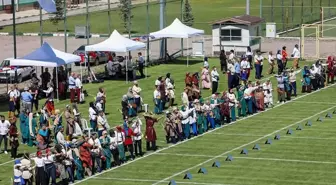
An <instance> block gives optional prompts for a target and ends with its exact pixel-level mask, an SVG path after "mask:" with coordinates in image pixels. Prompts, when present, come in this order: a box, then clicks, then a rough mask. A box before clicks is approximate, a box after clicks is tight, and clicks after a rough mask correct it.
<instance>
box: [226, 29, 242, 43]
mask: <svg viewBox="0 0 336 185" xmlns="http://www.w3.org/2000/svg"><path fill="white" fill-rule="evenodd" d="M241 32H242V31H241V29H222V30H221V40H222V41H241V40H242V38H241V36H242V33H241Z"/></svg>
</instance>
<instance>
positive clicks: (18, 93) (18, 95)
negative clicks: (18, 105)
mask: <svg viewBox="0 0 336 185" xmlns="http://www.w3.org/2000/svg"><path fill="white" fill-rule="evenodd" d="M14 93H15V98H19V97H20V94H21V93H20V91H19V90H17V89H14Z"/></svg>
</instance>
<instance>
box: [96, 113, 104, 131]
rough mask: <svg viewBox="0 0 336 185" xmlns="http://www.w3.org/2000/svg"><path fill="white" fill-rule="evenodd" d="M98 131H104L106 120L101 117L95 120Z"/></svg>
mask: <svg viewBox="0 0 336 185" xmlns="http://www.w3.org/2000/svg"><path fill="white" fill-rule="evenodd" d="M97 124H98V130H104V129H105V126H106V120H105V119H104V117H103V116H98V118H97Z"/></svg>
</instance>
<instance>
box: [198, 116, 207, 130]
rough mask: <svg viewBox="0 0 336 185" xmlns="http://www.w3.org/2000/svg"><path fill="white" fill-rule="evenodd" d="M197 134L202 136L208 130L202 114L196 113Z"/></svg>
mask: <svg viewBox="0 0 336 185" xmlns="http://www.w3.org/2000/svg"><path fill="white" fill-rule="evenodd" d="M197 127H198V133H199V134H203V133H204V132H206V131H207V130H208V123H207V120H206V117H205V116H204V114H203V113H197Z"/></svg>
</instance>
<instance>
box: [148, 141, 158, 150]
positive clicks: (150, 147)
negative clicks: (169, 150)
mask: <svg viewBox="0 0 336 185" xmlns="http://www.w3.org/2000/svg"><path fill="white" fill-rule="evenodd" d="M151 145H152V146H151ZM146 149H147V151H149V150H154V151H155V150H156V141H152V142H150V141H147V142H146Z"/></svg>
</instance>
